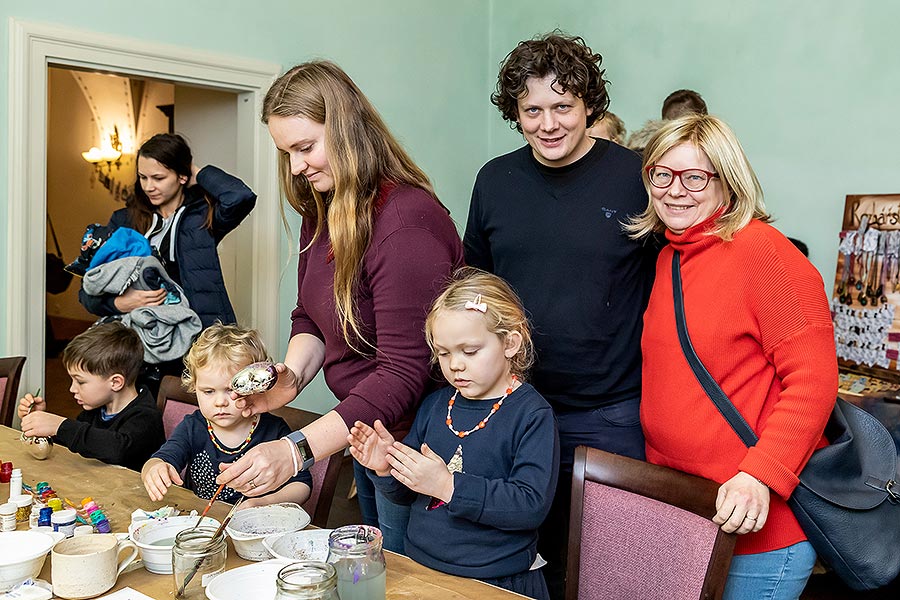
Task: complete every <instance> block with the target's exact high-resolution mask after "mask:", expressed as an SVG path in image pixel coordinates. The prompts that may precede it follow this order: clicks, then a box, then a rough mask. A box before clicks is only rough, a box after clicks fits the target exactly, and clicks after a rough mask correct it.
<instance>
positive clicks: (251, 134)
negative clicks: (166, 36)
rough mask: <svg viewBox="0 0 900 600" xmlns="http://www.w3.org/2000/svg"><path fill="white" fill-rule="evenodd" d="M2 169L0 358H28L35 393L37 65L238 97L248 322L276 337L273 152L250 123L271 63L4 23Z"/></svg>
mask: <svg viewBox="0 0 900 600" xmlns="http://www.w3.org/2000/svg"><path fill="white" fill-rule="evenodd" d="M9 33H10V42H9V170H8V173H7V179H8V188H9V195H8V203H7V214H8V217H9V219H8V223H7V244H8V247H7V256H8V257H9V262H8V265H7V273H8V276H7V282H6V283H7V285H6V291H5V292H4V293H5V297H6V300H5V301H4V302H2V303H0V304H6V310H5V311H2V312H0V330H3V331H5V332H6V335H5V339H6V349H5V351H4V353H3V354H4V355H24V356H27V357H28V359H29V360H28V361H27V362H26V363H25V371H24V373H23V377H22V389H25V390H33V389H36V388H37V387H38V386H41V387H43V382H44V362H45V361H44V352H45V348H44V335H45V332H44V322H45V321H44V320H45V307H44V300H45V297H46V296H45V291H46V281H45V258H44V257H45V252H46V225H45V222H46V210H47V185H46V177H47V169H46V157H47V147H46V146H47V142H46V140H47V80H48V76H47V68H48V67H49V66H50V65H51V64H52V65H59V66H68V67H79V68H87V69H92V70H99V71H110V72H115V73H116V74H122V75H126V76H127V75H137V76H144V77H152V78H157V79H166V80H169V81H175V82H180V83H187V84H193V85H200V86H205V87H211V88H216V89H223V90H228V91H232V92H237V93H238V94H239V102H238V124H237V157H238V158H237V170H238V172H239V173H240V174H241V175H242V178H243V179H244V180H245V181H246V183H247V185H249V186H250V187H251V188H252V189H253V190H255V191H256V193H257V194H258V196H259V198H258V200H257V206H256V209H255V210H254V211H253V214H252V215H251V217H250V219H248V221H247V222H246V223H245V224H244V225H243V227H250V228H251V229H252V244H251V247H250V248H248V251H249V252H250V254H251V257H252V262H251V264H252V265H254V269H253V273H252V275H251V277H250V279H249V282H248V283H249V284H250V286H251V289H252V290H253V293H252V300H251V305H252V306H251V318H252V323H251V324H250V325H252V326H253V327H255V328H257V329H258V330H259V331H260V333H261V334H262V336H263V339H267V340H273V341H274V340H277V339H279V338H278V335H277V334H278V294H277V293H273V291H272V289H273V286H277V283H276V282H278V280H279V274H278V265H279V253H278V240H279V236H278V235H277V234H276V233H275V232H276V231H278V229H279V216H278V215H279V211H278V198H279V195H278V187H277V176H276V163H275V152H274V149H273V148H272V144H271V142H269V141H268V136H267V134H266V131H265V129H264V128H263V127H262V126H261V125H260V124H259V120H258V107H260V106H261V105H262V98H263V95H264V94H265V92H266V90H267V89H268V88H269V86H270V85H271V83H272V82H273V81H274V80H275V78H276V77H277V76H278V74H279V72H280V66H279V65H276V64H272V63H266V62H262V61H254V60H247V59H243V58H236V57H233V56H223V55H215V54H210V53H204V52H200V51H196V50H193V49H190V48H183V47H176V46H167V45H161V44H155V43H150V42H143V41H138V40H133V39H129V38H123V37H118V36H113V35H106V34H100V33H94V32H87V31H80V30H76V29H69V28H65V27H59V26H56V25H46V24H38V23H30V22H27V21H21V20H18V19H15V18H10V20H9Z"/></svg>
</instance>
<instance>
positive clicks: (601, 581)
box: [566, 446, 735, 600]
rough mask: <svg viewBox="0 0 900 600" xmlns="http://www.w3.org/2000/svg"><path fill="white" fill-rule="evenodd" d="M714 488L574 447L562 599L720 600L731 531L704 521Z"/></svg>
mask: <svg viewBox="0 0 900 600" xmlns="http://www.w3.org/2000/svg"><path fill="white" fill-rule="evenodd" d="M717 490H718V485H717V484H716V483H714V482H712V481H709V480H706V479H701V478H699V477H694V476H692V475H687V474H685V473H681V472H678V471H674V470H672V469H666V468H664V467H659V466H656V465H651V464H648V463H645V462H642V461H637V460H633V459H630V458H626V457H622V456H617V455H614V454H609V453H606V452H602V451H600V450H595V449H593V448H585V447H583V446H582V447H579V448H578V449H577V451H576V455H575V472H574V476H573V484H572V512H571V521H572V522H571V523H570V529H569V536H570V539H569V565H568V581H567V587H566V598H567V599H568V600H605V599H608V598H615V599H616V600H629V599H634V600H671V599H673V598H677V599H694V598H721V595H722V591H723V590H724V583H725V578H726V577H727V574H728V568H729V566H730V563H731V554H732V552H733V550H734V542H735V536H734V535H729V534H725V533H722V531H721V530H720V529H719V528H718V527H717V526H716V525H715V524H714V523H713V522H712V521H711V520H710V519H711V517H712V516H713V515H714V514H715V512H716V510H715V498H716V492H717Z"/></svg>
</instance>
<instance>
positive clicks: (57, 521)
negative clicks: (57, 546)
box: [50, 508, 76, 538]
mask: <svg viewBox="0 0 900 600" xmlns="http://www.w3.org/2000/svg"><path fill="white" fill-rule="evenodd" d="M75 517H76V513H75V510H74V509H71V508H64V509H63V510H58V511H56V512H55V513H53V514H52V515H50V523H51V524H52V525H53V531H58V532H60V533H64V534H65V535H66V537H67V538H70V537H72V536H74V535H75Z"/></svg>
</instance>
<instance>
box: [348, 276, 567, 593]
mask: <svg viewBox="0 0 900 600" xmlns="http://www.w3.org/2000/svg"><path fill="white" fill-rule="evenodd" d="M425 336H426V338H427V341H428V345H429V346H430V347H431V350H432V353H433V357H434V359H435V360H436V361H437V362H438V363H439V364H440V367H441V372H442V373H443V375H444V377H445V378H446V379H447V381H448V382H449V383H450V384H451V387H447V388H444V389H442V390H438V391H437V392H434V393H433V394H431V395H430V396H428V397H427V398H426V399H425V400H424V401H423V403H422V406H421V408H420V409H419V412H418V415H417V416H416V420H415V422H414V423H413V427H412V430H411V431H410V433H409V435H408V436H407V437H406V439H405V440H404V443H400V442H397V441H395V440H394V438H393V437H392V436H391V435H390V433H388V431H387V430H386V429H385V428H384V426H383V425H382V424H381V422H380V421H375V423H374V429H373V428H372V427H369V426H368V425H365V424H363V423H362V422H360V421H357V422H356V423H355V425H354V426H353V428H351V430H350V436H349V437H348V440H349V442H350V452H351V454H353V456H354V458H356V459H357V460H358V461H359V462H360V463H361V464H362V465H363V466H365V467H367V468H368V469H371V470H373V471H374V472H375V476H374V477H373V479H374V480H375V485H376V486H377V487H378V488H379V489H380V490H381V491H382V492H383V493H384V494H385V495H386V496H387V497H388V498H389V499H391V500H392V501H394V502H397V503H404V504H410V505H412V509H411V515H410V519H409V528H408V530H407V534H406V553H407V554H408V555H409V556H410V557H411V558H413V559H414V560H416V561H418V562H420V563H422V564H424V565H426V566H428V567H431V568H433V569H437V570H439V571H444V572H446V573H451V574H453V575H459V576H462V577H474V578H478V579H481V580H484V581H486V582H488V583H492V584H494V585H497V586H500V587H503V588H506V589H509V590H512V591H514V592H518V593H520V594H524V595H526V596H530V597H533V598H547V597H548V594H547V587H546V584H545V583H544V577H543V575H542V574H541V572H540V570H538V569H537V567H539V566H540V564H541V563H540V562H539V561H540V559H539V558H538V556H537V528H538V526H539V525H540V524H541V522H542V521H543V520H544V517H545V516H546V515H547V511H548V510H549V508H550V503H551V501H552V499H553V491H554V490H555V489H556V479H557V471H558V462H559V441H558V438H557V434H556V425H555V421H554V418H553V412H552V410H551V408H550V405H549V404H547V402H546V401H545V400H544V398H543V397H541V395H540V394H539V393H538V392H537V391H535V389H534V388H533V387H531V385H529V384H527V383H525V382H524V381H523V379H524V375H525V372H526V370H527V369H528V367H529V366H530V364H531V360H532V356H533V347H532V343H531V335H530V332H529V329H528V322H527V319H526V317H525V313H524V310H523V309H522V305H521V303H520V302H519V299H518V298H517V297H516V295H515V293H514V292H513V291H512V289H511V288H510V287H509V286H508V285H507V284H506V283H505V282H504V281H503V280H502V279H500V278H499V277H497V276H495V275H490V274H488V273H484V272H482V271H479V270H477V269H471V268H468V269H462V270H461V271H459V272H458V273H457V276H456V280H455V281H454V282H453V283H451V284H450V286H449V287H448V288H447V289H446V290H445V291H444V292H443V293H442V294H441V295H440V296H439V297H438V298H437V300H435V302H434V305H433V306H432V308H431V311H430V313H429V314H428V318H427V320H426V322H425Z"/></svg>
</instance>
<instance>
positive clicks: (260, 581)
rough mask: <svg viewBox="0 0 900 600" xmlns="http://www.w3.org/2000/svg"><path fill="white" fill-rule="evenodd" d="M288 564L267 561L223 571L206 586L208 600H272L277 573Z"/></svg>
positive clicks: (280, 561) (281, 561)
mask: <svg viewBox="0 0 900 600" xmlns="http://www.w3.org/2000/svg"><path fill="white" fill-rule="evenodd" d="M287 564H290V563H289V562H288V561H285V560H267V561H264V562H261V563H256V564H255V565H245V566H243V567H237V568H236V569H230V570H228V571H225V572H224V573H222V574H221V575H218V576H217V577H216V578H215V579H213V580H212V581H211V582H210V583H209V585H208V586H206V597H207V598H209V600H245V599H246V598H253V599H254V600H272V599H273V598H275V591H276V590H275V580H276V579H277V578H278V571H280V570H281V569H282V568H283V567H284V566H285V565H287Z"/></svg>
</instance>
